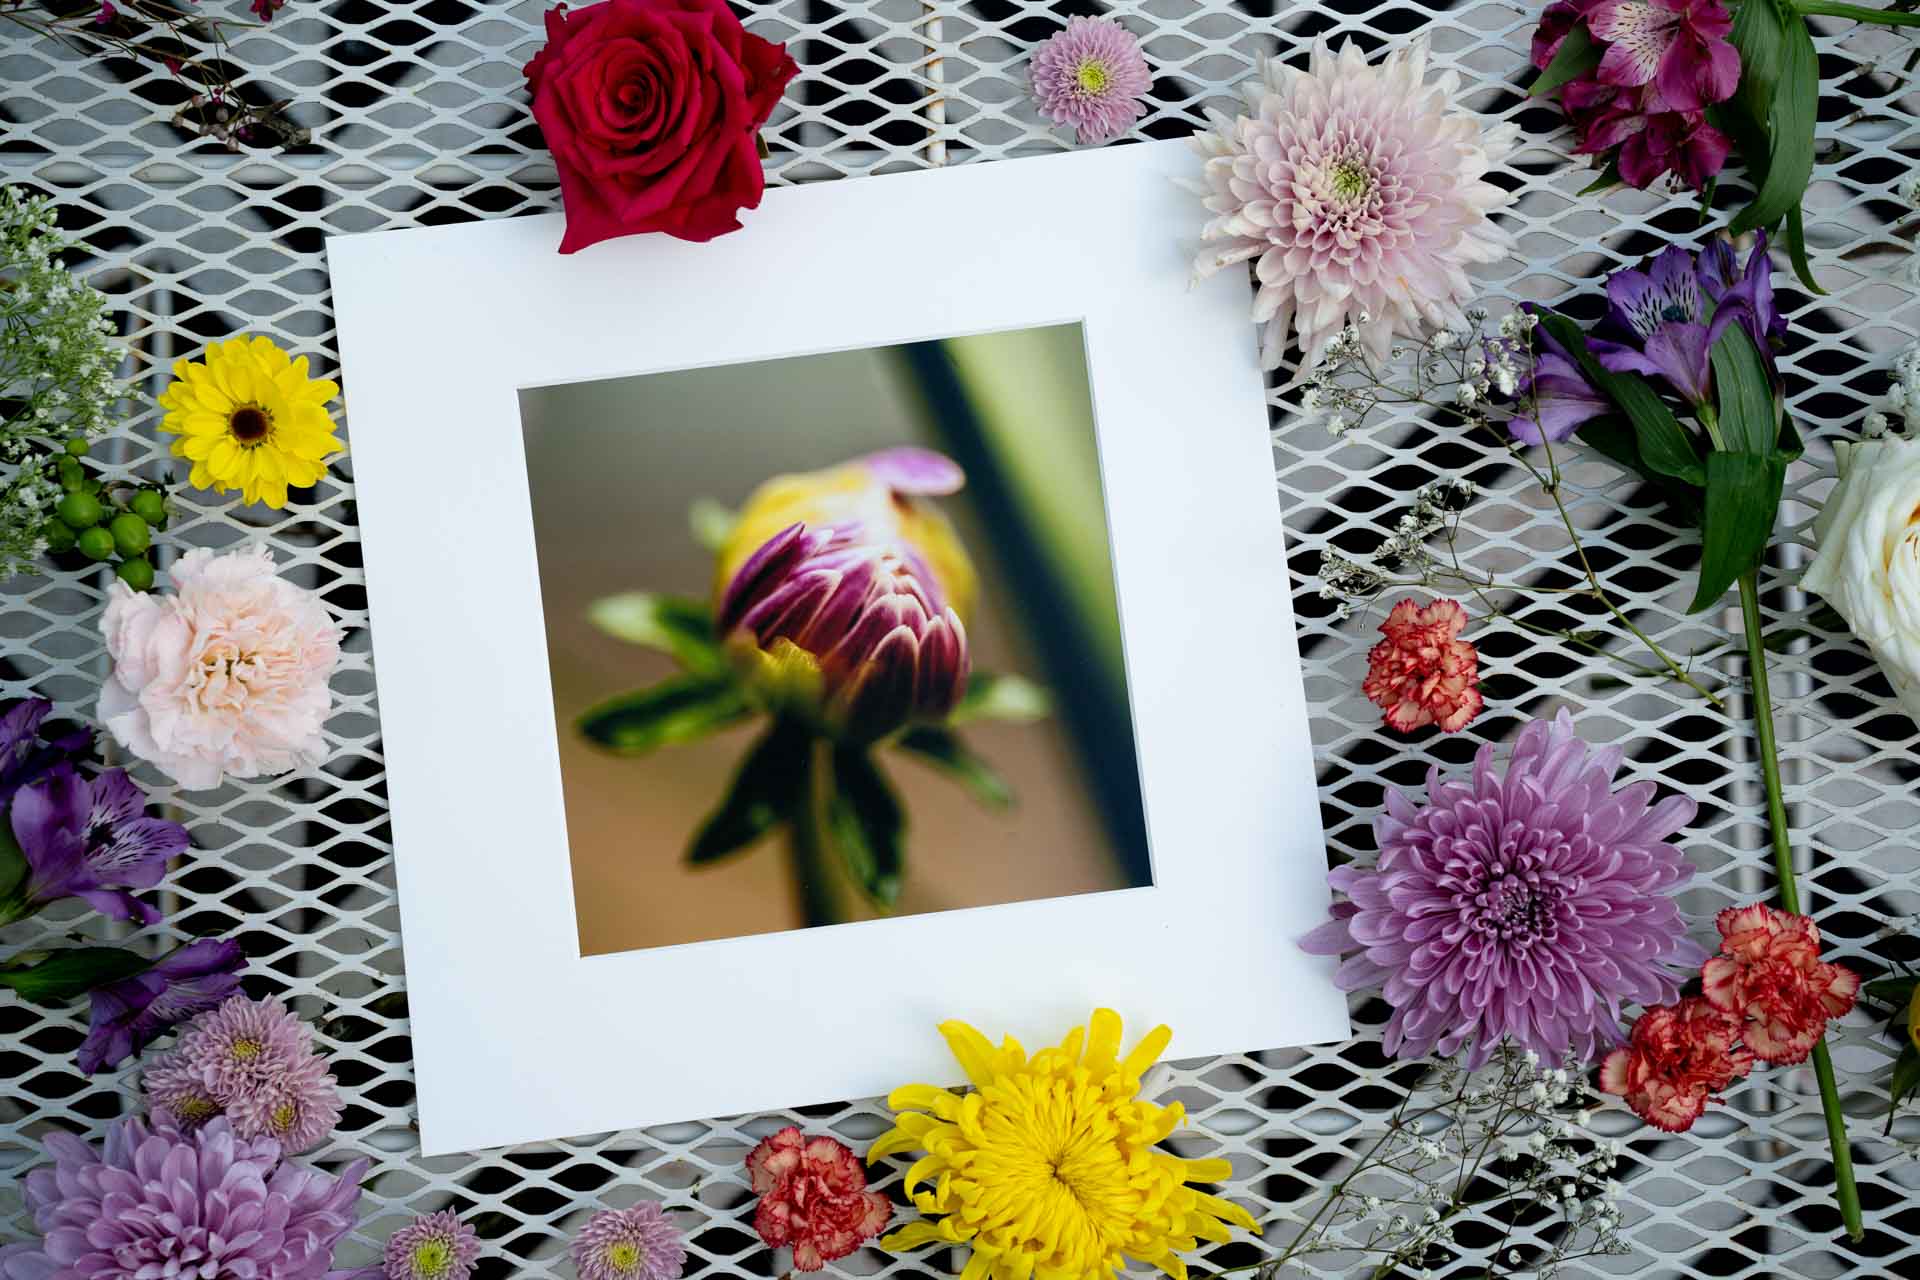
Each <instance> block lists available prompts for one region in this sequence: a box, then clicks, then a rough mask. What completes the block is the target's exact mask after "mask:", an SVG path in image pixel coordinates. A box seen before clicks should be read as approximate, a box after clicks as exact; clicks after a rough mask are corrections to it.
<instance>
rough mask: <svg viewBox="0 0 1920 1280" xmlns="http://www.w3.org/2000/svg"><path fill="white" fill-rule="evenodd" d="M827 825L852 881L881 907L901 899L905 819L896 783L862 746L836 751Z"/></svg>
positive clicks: (829, 837)
mask: <svg viewBox="0 0 1920 1280" xmlns="http://www.w3.org/2000/svg"><path fill="white" fill-rule="evenodd" d="M826 825H827V830H826V835H827V839H829V840H831V841H832V842H833V843H834V845H835V846H836V847H838V849H839V850H840V859H841V861H842V862H843V863H845V865H846V868H847V874H848V875H850V876H852V877H853V882H854V883H855V884H857V885H859V886H860V887H861V889H862V890H864V891H865V892H866V895H867V897H869V898H871V899H872V900H873V902H874V904H875V905H876V906H879V907H882V908H889V909H890V908H891V907H892V906H893V905H894V904H895V903H896V902H898V901H899V900H900V876H901V873H902V871H903V870H904V866H905V861H906V855H905V851H904V844H905V841H904V836H905V835H906V819H905V817H904V816H903V815H902V814H901V812H900V802H899V800H898V799H896V798H895V797H894V794H893V787H892V785H891V784H889V783H888V782H887V780H886V778H885V777H884V776H882V775H881V773H880V770H879V768H878V767H877V766H876V765H875V764H874V762H873V757H872V756H870V755H868V754H867V752H866V751H864V750H862V749H860V748H858V747H838V748H835V750H834V753H833V794H832V795H831V796H830V797H829V798H828V800H827V824H826Z"/></svg>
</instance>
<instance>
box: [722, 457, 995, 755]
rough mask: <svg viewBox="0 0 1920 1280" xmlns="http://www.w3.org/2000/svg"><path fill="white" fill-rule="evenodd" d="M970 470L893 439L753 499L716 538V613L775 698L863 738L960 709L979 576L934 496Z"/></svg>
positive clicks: (779, 704) (847, 735) (777, 706)
mask: <svg viewBox="0 0 1920 1280" xmlns="http://www.w3.org/2000/svg"><path fill="white" fill-rule="evenodd" d="M963 483H965V476H964V475H963V474H962V473H961V471H960V468H959V467H958V466H957V465H955V464H954V463H953V462H952V461H951V460H950V459H948V458H945V457H943V456H942V455H940V454H937V453H933V452H931V451H929V450H924V449H890V450H886V451H884V452H881V453H876V454H870V455H868V456H867V457H865V458H861V459H857V460H855V461H853V462H849V463H846V464H844V465H842V466H838V467H833V468H830V469H828V470H825V471H816V472H809V473H806V474H802V475H790V476H778V477H776V478H774V479H772V480H769V481H767V482H766V483H765V484H763V485H761V486H760V488H759V489H758V490H756V491H755V492H754V494H753V496H752V497H750V498H749V499H748V500H747V504H746V506H745V508H744V509H743V510H742V511H741V513H740V519H739V523H738V524H737V525H736V526H735V528H734V531H733V534H732V535H731V536H730V537H729V538H728V540H727V543H726V545H725V546H724V547H722V548H721V551H720V565H719V574H720V576H719V582H718V585H717V587H716V590H717V593H718V596H719V603H718V605H717V607H716V609H715V622H716V624H717V626H718V629H719V632H720V635H721V636H722V637H723V638H724V640H725V643H726V647H727V651H728V653H729V654H730V655H731V656H732V658H733V661H734V663H735V665H736V666H737V667H738V669H739V670H740V673H741V677H742V679H743V680H744V682H745V683H746V684H747V686H748V687H749V688H750V689H752V690H753V691H754V693H755V695H756V696H758V697H759V698H760V699H761V700H762V701H764V702H765V703H766V704H767V706H768V707H769V708H770V709H772V710H775V711H778V712H782V713H785V714H791V715H797V716H800V717H802V718H804V719H806V720H808V721H810V722H812V723H814V724H816V725H818V726H819V727H820V728H822V729H823V730H825V731H826V732H828V733H830V734H832V735H834V736H835V737H838V738H841V739H843V740H847V741H854V742H869V741H872V740H873V739H875V738H880V737H884V736H885V735H886V734H889V733H892V732H893V731H894V730H896V729H899V728H901V727H903V726H905V725H907V724H909V723H911V722H914V721H919V720H940V719H943V718H945V716H946V715H947V714H948V713H949V712H950V711H952V710H953V708H954V706H955V704H956V703H958V702H959V700H960V696H961V694H963V693H964V692H965V691H966V686H967V633H966V627H965V624H964V623H963V622H962V621H961V619H962V616H963V615H964V614H965V613H966V612H967V611H968V609H969V608H970V607H971V605H972V601H973V596H974V592H975V590H976V586H975V577H974V571H973V565H972V562H971V561H970V560H968V558H967V553H966V549H965V548H964V547H962V546H961V545H960V540H959V538H958V537H957V536H955V534H954V532H953V528H952V526H951V525H950V524H948V523H947V519H946V517H945V516H944V515H942V514H941V513H940V512H939V510H937V509H936V508H935V507H934V506H933V505H932V503H930V502H928V501H927V498H929V497H931V496H936V495H940V494H948V493H953V492H954V491H956V490H957V489H959V488H960V486H961V485H962V484H963Z"/></svg>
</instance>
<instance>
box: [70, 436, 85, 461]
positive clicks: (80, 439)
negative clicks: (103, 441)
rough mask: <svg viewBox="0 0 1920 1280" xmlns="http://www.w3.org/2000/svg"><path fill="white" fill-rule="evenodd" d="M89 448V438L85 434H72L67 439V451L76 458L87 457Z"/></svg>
mask: <svg viewBox="0 0 1920 1280" xmlns="http://www.w3.org/2000/svg"><path fill="white" fill-rule="evenodd" d="M87 448H88V445H87V438H86V437H85V436H72V437H69V438H68V440H67V452H68V453H70V454H72V455H73V456H74V457H76V458H84V457H86V456H87Z"/></svg>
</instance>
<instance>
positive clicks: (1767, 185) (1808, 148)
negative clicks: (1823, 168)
mask: <svg viewBox="0 0 1920 1280" xmlns="http://www.w3.org/2000/svg"><path fill="white" fill-rule="evenodd" d="M1740 8H1741V11H1742V14H1743V16H1744V14H1745V12H1746V11H1747V10H1749V9H1763V8H1764V9H1769V10H1772V9H1773V6H1772V5H1768V4H1765V3H1758V4H1749V5H1741V6H1740ZM1773 21H1774V22H1776V23H1778V24H1779V25H1780V39H1781V61H1780V74H1779V78H1778V79H1777V80H1776V81H1775V82H1774V84H1773V85H1772V90H1773V92H1772V95H1771V99H1770V101H1769V102H1768V103H1767V111H1766V117H1765V119H1766V121H1767V167H1766V177H1765V179H1764V180H1762V181H1761V182H1760V191H1759V194H1758V195H1756V196H1754V198H1753V203H1752V204H1750V205H1748V206H1747V207H1746V208H1745V209H1743V210H1741V211H1740V213H1739V215H1738V216H1736V217H1735V218H1734V220H1733V224H1732V226H1731V227H1729V228H1728V230H1730V231H1731V232H1732V233H1733V234H1734V235H1742V234H1744V233H1746V232H1748V231H1752V230H1754V229H1755V228H1756V227H1770V226H1772V225H1773V224H1774V223H1776V222H1778V221H1780V219H1781V218H1783V217H1785V216H1786V213H1787V211H1788V210H1789V209H1797V208H1799V207H1800V198H1801V196H1803V195H1805V194H1806V190H1807V180H1808V178H1809V177H1811V175H1812V173H1813V126H1814V123H1815V120H1816V118H1817V116H1818V113H1819V105H1820V55H1819V54H1818V53H1817V52H1815V50H1814V47H1813V36H1812V34H1811V33H1810V32H1809V31H1808V30H1807V24H1806V22H1805V21H1804V20H1802V19H1800V18H1799V17H1797V16H1796V17H1794V18H1792V19H1790V20H1789V19H1787V18H1785V17H1784V16H1782V15H1781V14H1779V13H1778V12H1777V11H1775V12H1774V13H1773ZM1755 25H1756V27H1758V26H1763V25H1764V24H1763V23H1756V24H1755ZM1743 79H1744V76H1743ZM1757 105H1758V104H1757V103H1755V102H1754V101H1753V100H1752V99H1743V100H1742V106H1743V107H1745V108H1747V109H1749V110H1754V109H1755V108H1756V107H1757ZM1756 114H1757V111H1756Z"/></svg>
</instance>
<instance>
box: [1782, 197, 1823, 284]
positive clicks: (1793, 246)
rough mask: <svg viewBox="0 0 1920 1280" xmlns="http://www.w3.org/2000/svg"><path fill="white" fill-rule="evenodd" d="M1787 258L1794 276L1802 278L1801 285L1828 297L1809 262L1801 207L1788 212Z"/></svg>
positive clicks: (1794, 207) (1797, 206)
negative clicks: (1814, 276) (1814, 275)
mask: <svg viewBox="0 0 1920 1280" xmlns="http://www.w3.org/2000/svg"><path fill="white" fill-rule="evenodd" d="M1787 257H1788V259H1790V260H1791V261H1792V263H1793V274H1795V275H1796V276H1799V277H1800V283H1801V284H1804V285H1805V286H1807V288H1808V289H1809V290H1811V291H1812V292H1814V293H1817V294H1819V295H1821V296H1822V297H1825V296H1826V292H1827V291H1826V290H1825V289H1822V288H1821V287H1820V283H1819V281H1817V280H1815V279H1814V278H1813V264H1812V263H1811V262H1809V261H1807V229H1806V226H1805V224H1804V222H1803V221H1802V219H1801V215H1800V206H1799V205H1795V206H1793V208H1791V209H1789V210H1787Z"/></svg>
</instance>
